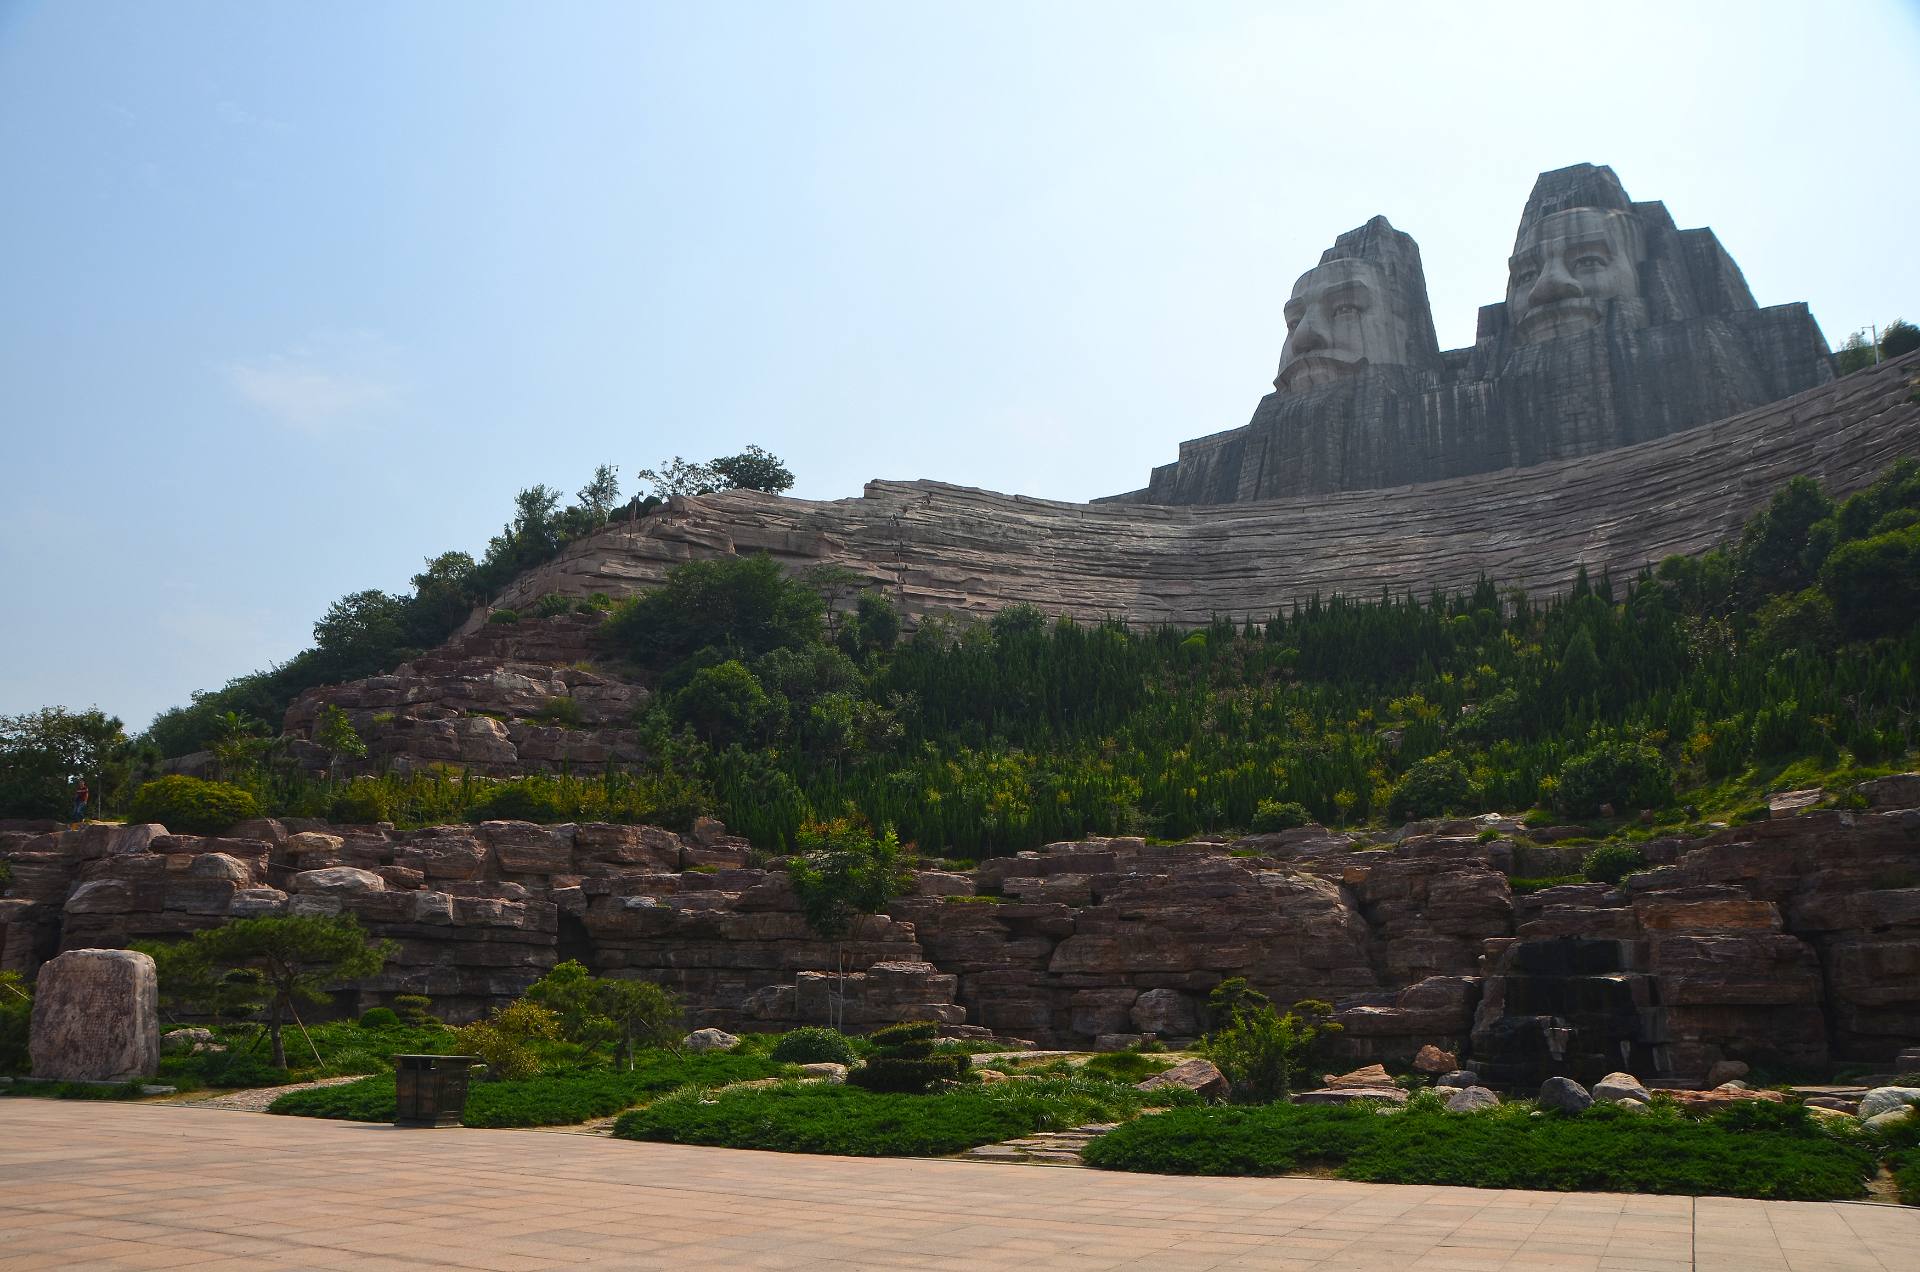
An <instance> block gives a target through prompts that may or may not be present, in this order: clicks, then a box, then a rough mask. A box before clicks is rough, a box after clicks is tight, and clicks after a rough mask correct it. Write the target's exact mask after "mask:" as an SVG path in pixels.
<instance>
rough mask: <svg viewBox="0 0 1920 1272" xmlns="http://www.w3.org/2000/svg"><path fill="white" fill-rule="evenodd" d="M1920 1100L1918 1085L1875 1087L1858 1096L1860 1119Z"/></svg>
mask: <svg viewBox="0 0 1920 1272" xmlns="http://www.w3.org/2000/svg"><path fill="white" fill-rule="evenodd" d="M1915 1100H1920V1087H1902V1086H1883V1087H1875V1088H1874V1089H1873V1090H1871V1091H1869V1092H1867V1093H1866V1094H1865V1095H1863V1096H1861V1097H1860V1120H1861V1121H1863V1122H1864V1121H1866V1120H1867V1119H1868V1118H1870V1117H1878V1116H1879V1115H1880V1114H1882V1113H1886V1112H1889V1111H1891V1110H1893V1109H1897V1108H1900V1107H1902V1106H1903V1105H1907V1104H1912V1103H1913V1102H1914V1101H1915Z"/></svg>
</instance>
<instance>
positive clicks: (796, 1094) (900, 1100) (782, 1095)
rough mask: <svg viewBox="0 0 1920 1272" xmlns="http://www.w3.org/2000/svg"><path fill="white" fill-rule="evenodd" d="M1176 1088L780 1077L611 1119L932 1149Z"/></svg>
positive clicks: (683, 1137)
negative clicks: (886, 1089)
mask: <svg viewBox="0 0 1920 1272" xmlns="http://www.w3.org/2000/svg"><path fill="white" fill-rule="evenodd" d="M1194 1099H1197V1097H1195V1096H1193V1094H1192V1093H1191V1092H1185V1091H1173V1092H1166V1091H1155V1092H1151V1093H1149V1092H1143V1091H1136V1090H1134V1089H1133V1088H1132V1087H1130V1086H1126V1085H1124V1084H1122V1083H1117V1082H1104V1081H1097V1080H1091V1079H1086V1078H1044V1079H1036V1080H1032V1081H1011V1082H996V1083H991V1084H978V1085H973V1084H969V1085H964V1086H960V1087H956V1088H954V1089H952V1090H948V1091H945V1092H940V1093H938V1094H933V1095H882V1094H876V1093H874V1092H870V1091H863V1090H861V1089H860V1088H858V1087H849V1086H830V1085H825V1084H818V1083H815V1084H803V1083H783V1084H781V1085H779V1086H771V1087H758V1088H753V1089H750V1090H744V1091H722V1092H719V1093H717V1094H716V1095H714V1096H712V1097H709V1098H707V1099H702V1098H701V1096H700V1095H699V1093H697V1092H681V1093H679V1094H677V1095H672V1096H669V1097H667V1098H666V1099H664V1100H657V1101H655V1102H654V1103H652V1104H649V1105H648V1106H647V1107H645V1108H641V1109H635V1110H634V1111H633V1112H631V1113H628V1114H627V1115H625V1116H624V1117H622V1118H621V1119H620V1120H619V1121H618V1122H617V1123H615V1124H614V1130H613V1133H614V1134H615V1135H617V1136H620V1137H621V1138H623V1139H634V1140H657V1141H662V1142H666V1143H672V1144H710V1145H715V1146H718V1147H722V1148H760V1149H771V1150H773V1151H775V1152H783V1153H832V1154H838V1155H841V1156H847V1157H941V1156H945V1155H946V1154H949V1153H958V1152H963V1151H965V1150H966V1149H969V1148H974V1147H977V1146H978V1145H981V1144H992V1143H995V1142H996V1141H999V1140H1005V1139H1013V1138H1015V1137H1017V1136H1021V1135H1031V1134H1032V1133H1034V1132H1035V1131H1054V1130H1064V1129H1066V1128H1068V1127H1072V1126H1080V1125H1083V1124H1085V1123H1088V1122H1110V1121H1116V1120H1118V1119H1121V1118H1125V1117H1131V1116H1133V1115H1134V1114H1136V1113H1138V1112H1140V1111H1141V1110H1142V1109H1146V1108H1150V1107H1156V1106H1164V1105H1167V1104H1173V1103H1177V1102H1182V1101H1183V1100H1194Z"/></svg>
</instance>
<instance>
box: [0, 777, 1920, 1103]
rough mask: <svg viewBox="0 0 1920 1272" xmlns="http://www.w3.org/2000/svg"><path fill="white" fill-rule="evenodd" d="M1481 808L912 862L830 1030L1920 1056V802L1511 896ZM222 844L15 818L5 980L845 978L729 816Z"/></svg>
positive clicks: (443, 997) (790, 1018) (1590, 1054)
mask: <svg viewBox="0 0 1920 1272" xmlns="http://www.w3.org/2000/svg"><path fill="white" fill-rule="evenodd" d="M1503 824H1504V823H1503ZM1487 826H1488V823H1486V822H1484V821H1480V820H1473V821H1463V822H1454V823H1444V824H1434V825H1427V826H1423V827H1418V828H1414V831H1413V833H1407V834H1403V835H1401V836H1399V837H1398V842H1397V843H1392V844H1379V843H1373V842H1370V841H1368V839H1367V838H1366V837H1365V836H1361V835H1345V834H1332V833H1330V832H1326V831H1324V830H1309V831H1300V832H1289V833H1288V834H1285V835H1277V836H1255V837H1252V838H1249V839H1248V840H1245V841H1243V842H1242V843H1240V844H1232V845H1230V844H1225V843H1216V842H1195V843H1188V844H1179V845H1149V844H1146V843H1144V842H1142V841H1141V840H1138V839H1098V840H1087V841H1082V842H1075V843H1061V844H1054V845H1050V846H1048V847H1047V848H1045V849H1042V850H1039V851H1035V852H1026V853H1021V854H1019V855H1017V856H1013V857H1002V858H994V859H990V860H988V861H985V862H983V863H981V865H980V866H979V867H978V868H976V869H974V870H972V871H968V872H964V873H962V872H957V871H946V870H929V871H922V872H920V873H919V874H918V875H917V876H916V886H915V888H914V889H913V891H912V892H911V893H910V894H909V895H906V896H902V897H900V898H897V899H896V900H894V901H893V902H891V903H889V905H888V907H887V912H886V913H885V914H883V915H876V916H873V917H871V918H868V919H867V920H865V921H864V922H863V923H862V924H861V925H860V927H859V928H858V929H857V930H856V931H855V932H854V933H853V934H852V937H851V939H850V940H849V941H848V942H847V943H846V951H845V952H846V955H847V958H846V966H848V967H849V968H851V974H850V975H847V976H846V977H845V978H844V989H845V992H846V1005H845V1012H844V1018H845V1019H846V1021H847V1023H848V1024H849V1026H851V1027H854V1028H869V1027H872V1026H875V1025H879V1024H883V1023H888V1022H891V1021H899V1020H938V1021H941V1022H944V1023H945V1024H947V1025H948V1026H950V1027H957V1028H964V1029H971V1030H991V1031H994V1032H997V1033H1000V1034H1007V1035H1013V1036H1017V1037H1020V1038H1027V1039H1033V1040H1036V1041H1038V1042H1040V1043H1041V1044H1043V1045H1073V1046H1078V1047H1086V1046H1090V1045H1107V1046H1119V1045H1125V1044H1126V1043H1128V1042H1131V1041H1135V1040H1138V1039H1140V1038H1142V1037H1144V1036H1156V1037H1159V1038H1162V1039H1168V1040H1174V1041H1177V1040H1180V1039H1184V1038H1189V1037H1192V1036H1194V1035H1196V1034H1197V1033H1199V1032H1201V1031H1203V1030H1204V1029H1205V1028H1206V1027H1207V1026H1208V1021H1207V1003H1206V999H1207V995H1208V993H1209V992H1210V991H1211V990H1212V989H1213V988H1214V987H1215V986H1216V985H1218V984H1219V983H1220V982H1221V981H1222V980H1225V979H1228V978H1230V977H1244V978H1245V979H1246V980H1247V981H1249V982H1250V983H1251V984H1252V985H1253V986H1254V987H1255V988H1257V989H1259V990H1261V991H1262V992H1264V993H1266V994H1267V995H1269V996H1270V997H1271V998H1272V999H1273V1000H1274V1001H1275V1002H1276V1003H1278V1004H1279V1005H1281V1006H1282V1007H1285V1006H1286V1005H1288V1004H1290V1003H1292V1002H1294V1001H1296V1000H1298V999H1305V998H1317V999H1324V1000H1329V1001H1331V1003H1332V1005H1333V1007H1334V1019H1336V1020H1337V1021H1338V1022H1339V1023H1340V1024H1341V1025H1342V1026H1343V1031H1342V1032H1341V1033H1340V1034H1339V1035H1338V1036H1337V1041H1336V1045H1335V1054H1337V1055H1340V1056H1344V1057H1347V1058H1350V1059H1351V1060H1352V1061H1354V1062H1357V1063H1360V1064H1362V1065H1363V1066H1364V1065H1365V1064H1366V1063H1367V1062H1373V1063H1381V1062H1388V1063H1392V1064H1395V1065H1399V1064H1404V1063H1406V1062H1409V1061H1411V1060H1413V1059H1414V1058H1415V1057H1416V1056H1419V1055H1422V1054H1424V1055H1425V1057H1426V1061H1425V1063H1426V1067H1428V1068H1430V1069H1435V1070H1437V1069H1438V1068H1440V1067H1441V1066H1446V1067H1448V1068H1451V1067H1452V1066H1453V1065H1454V1064H1455V1063H1461V1064H1464V1065H1465V1067H1466V1069H1467V1070H1470V1072H1467V1073H1464V1074H1462V1075H1459V1076H1460V1077H1461V1080H1462V1082H1464V1083H1465V1084H1467V1085H1476V1084H1485V1085H1490V1086H1494V1087H1503V1088H1507V1089H1532V1088H1534V1087H1537V1086H1538V1084H1539V1083H1540V1082H1541V1081H1543V1080H1544V1079H1545V1078H1546V1077H1550V1076H1565V1077H1570V1078H1573V1079H1576V1080H1578V1081H1581V1082H1586V1083H1595V1082H1602V1081H1603V1080H1604V1079H1607V1078H1608V1077H1609V1075H1616V1076H1617V1074H1619V1073H1622V1072H1625V1073H1632V1074H1639V1075H1643V1076H1645V1077H1646V1078H1647V1079H1648V1080H1649V1082H1652V1080H1654V1079H1660V1080H1661V1082H1660V1083H1659V1084H1658V1085H1671V1084H1674V1083H1677V1082H1680V1081H1682V1080H1685V1081H1691V1082H1693V1083H1695V1084H1699V1085H1710V1084H1706V1083H1705V1082H1704V1075H1707V1074H1708V1073H1709V1072H1710V1071H1713V1072H1717V1073H1719V1074H1721V1075H1724V1074H1725V1073H1727V1072H1733V1071H1737V1066H1738V1065H1739V1064H1741V1063H1749V1062H1750V1063H1754V1064H1764V1065H1767V1066H1769V1067H1776V1068H1778V1067H1786V1066H1792V1067H1811V1066H1816V1065H1819V1064H1823V1063H1825V1062H1827V1061H1829V1060H1832V1059H1836V1058H1840V1059H1848V1060H1863V1061H1875V1062H1887V1061H1891V1060H1892V1059H1893V1058H1894V1057H1895V1056H1897V1055H1898V1054H1900V1053H1901V1052H1902V1051H1903V1050H1905V1049H1907V1048H1911V1047H1914V1046H1915V1045H1916V1044H1920V875H1916V873H1915V871H1916V868H1920V810H1916V809H1889V810H1885V811H1878V812H1858V813H1855V812H1835V811H1816V812H1807V813H1802V814H1800V815H1798V816H1795V817H1791V818H1785V819H1777V820H1768V821H1760V822H1754V823H1750V824H1746V825H1742V826H1738V827H1734V828H1732V829H1728V830H1725V831H1721V832H1719V833H1717V834H1714V835H1711V836H1708V837H1704V838H1698V839H1690V838H1684V837H1673V838H1669V839H1656V840H1652V841H1649V842H1647V843H1646V844H1645V845H1643V847H1644V850H1645V851H1646V852H1647V854H1648V857H1649V859H1650V861H1652V862H1653V863H1654V866H1653V868H1652V869H1649V870H1646V871H1644V872H1641V873H1639V874H1636V875H1631V876H1629V877H1628V879H1627V881H1626V883H1625V885H1624V886H1621V887H1608V886H1606V885H1602V884H1583V885H1574V886H1567V887H1559V888H1551V889H1547V890H1545V891H1542V892H1537V893H1534V894H1532V895H1528V896H1519V897H1516V896H1514V895H1513V893H1512V891H1511V889H1510V887H1509V884H1508V872H1509V871H1515V872H1517V868H1529V869H1530V868H1533V867H1534V859H1535V857H1536V856H1537V855H1538V854H1540V853H1551V852H1555V851H1561V850H1556V849H1551V848H1539V847H1535V846H1531V845H1526V844H1520V843H1516V842H1514V841H1513V840H1512V839H1511V838H1508V837H1506V836H1504V835H1499V834H1498V833H1496V836H1495V837H1494V838H1493V839H1490V840H1486V841H1485V842H1482V840H1481V836H1480V833H1479V832H1480V831H1481V830H1482V828H1483V827H1487ZM241 829H244V830H245V832H246V833H245V834H244V835H242V834H241V833H239V831H238V830H237V831H236V833H235V834H231V835H228V836H226V837H220V838H214V837H206V836H192V835H172V834H168V833H166V832H165V829H164V828H163V827H137V828H118V827H115V828H107V827H89V828H87V829H84V830H80V831H70V830H61V831H53V832H49V833H44V834H38V835H35V834H31V833H29V832H25V831H22V832H15V833H13V834H10V835H7V837H6V838H5V839H4V840H0V845H5V846H4V847H0V858H5V859H6V860H8V861H9V863H10V864H11V865H12V867H13V872H14V883H13V887H12V889H11V891H10V892H9V894H8V896H7V898H6V899H5V900H4V901H0V944H3V945H4V948H5V950H6V951H7V964H6V965H7V966H9V967H13V968H17V969H19V970H22V971H26V972H31V971H33V970H34V968H35V967H36V966H37V965H38V963H39V961H40V960H42V959H44V958H46V957H48V956H50V955H51V954H52V953H53V952H54V950H56V949H58V948H62V947H64V948H67V949H75V948H81V947H105V946H116V945H124V944H126V943H128V942H130V941H134V940H141V939H151V938H165V937H177V936H181V935H184V934H186V933H189V932H192V931H196V930H198V929H200V928H203V927H207V926H210V925H213V924H218V923H221V922H224V921H225V920H226V919H228V918H230V917H235V916H240V915H257V914H279V913H288V914H334V913H345V914H352V915H354V916H356V917H357V918H358V919H359V920H360V922H361V923H362V924H363V925H365V926H366V927H367V928H368V930H369V931H371V932H372V933H373V934H375V935H377V936H381V937H385V938H387V939H390V940H392V941H394V942H395V943H396V945H397V946H398V955H397V957H396V958H395V959H394V960H393V962H392V963H391V964H390V965H389V966H388V968H387V969H386V970H385V971H384V972H383V973H382V974H381V975H380V976H379V977H376V978H374V979H372V980H371V981H368V982H366V983H365V984H363V985H360V986H358V987H356V992H355V993H354V994H350V995H344V996H343V998H342V1001H341V1002H340V1004H339V1007H340V1009H341V1010H348V1011H359V1010H363V1009H365V1008H366V1007H370V1006H373V1005H376V1004H379V1003H384V1002H388V1001H390V1000H391V999H392V997H393V996H394V995H397V994H401V993H424V994H428V995H430V996H432V997H433V998H434V999H435V1000H436V1002H437V1004H438V1009H439V1010H441V1011H443V1012H445V1013H447V1014H448V1015H450V1016H453V1017H455V1018H471V1017H473V1016H476V1015H478V1014H480V1013H481V1012H483V1011H484V1010H485V1009H486V1008H488V1007H490V1006H492V1005H495V1004H497V1003H499V1002H502V1001H504V1000H506V999H508V998H511V997H513V996H514V995H517V994H519V993H521V992H522V991H524V990H525V988H526V987H527V986H528V985H529V984H531V983H532V982H533V980H535V979H536V978H538V977H539V976H540V975H542V974H543V973H544V972H545V971H546V970H547V969H549V968H551V967H552V966H554V965H555V963H556V962H558V961H559V960H561V959H563V958H578V959H581V960H582V961H584V962H586V963H587V964H588V965H589V966H591V967H592V968H593V969H594V970H595V971H596V972H599V973H601V974H604V975H612V976H633V977H643V978H646V979H649V980H654V981H657V982H659V983H661V984H663V985H666V986H667V987H669V988H671V989H673V990H675V991H676V992H678V993H679V994H681V995H682V996H683V997H684V998H685V1000H686V1002H687V1004H688V1006H689V1017H690V1018H689V1025H690V1026H694V1027H717V1028H725V1029H728V1030H732V1031H735V1032H738V1031H740V1030H743V1029H749V1030H767V1029H777V1028H786V1027H790V1026H792V1025H795V1024H798V1023H802V1022H818V1021H821V1020H824V1019H826V1018H827V1015H828V1005H829V999H830V997H831V996H835V995H837V994H838V993H839V991H840V990H841V989H842V987H843V982H842V981H841V980H840V979H839V978H836V977H835V976H834V975H833V974H832V949H831V947H830V946H828V945H827V943H825V942H823V941H820V940H819V939H818V938H816V937H815V936H814V935H813V934H812V933H811V932H810V931H809V930H808V928H807V926H806V923H805V921H804V919H803V918H802V917H801V915H800V911H799V907H798V904H797V901H796V900H795V898H794V895H793V892H792V889H791V888H790V887H789V886H788V882H787V876H786V875H785V873H784V872H783V871H780V870H777V869H766V868H762V867H760V866H757V865H755V864H754V860H753V857H752V854H751V852H750V850H749V848H748V845H747V844H746V843H745V842H744V841H742V840H739V839H735V838H732V837H730V836H728V835H726V834H725V833H724V829H723V828H721V827H719V826H718V825H717V824H716V823H712V822H703V823H701V825H700V826H698V827H697V828H696V830H695V832H694V833H692V834H688V835H680V834H674V833H672V832H669V831H665V830H661V829H658V828H655V827H646V826H613V825H578V826H575V825H562V826H538V825H534V824H531V823H527V822H486V823H482V824H480V825H478V826H439V827H432V828H429V829H425V830H418V831H406V832H396V831H391V830H388V829H385V828H382V827H351V826H334V827H323V826H320V825H309V824H305V823H288V824H285V825H282V824H280V823H254V824H252V825H251V826H249V827H246V828H241ZM0 833H4V832H0ZM121 849H125V851H121ZM1451 1076H1454V1075H1451V1074H1450V1075H1449V1077H1451ZM1454 1085H1459V1084H1454ZM1328 1089H1330V1090H1338V1089H1340V1088H1339V1087H1337V1086H1334V1085H1331V1084H1330V1085H1329V1088H1328ZM1328 1098H1331V1097H1328Z"/></svg>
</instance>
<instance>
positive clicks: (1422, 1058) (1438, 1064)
mask: <svg viewBox="0 0 1920 1272" xmlns="http://www.w3.org/2000/svg"><path fill="white" fill-rule="evenodd" d="M1459 1065H1460V1057H1458V1056H1456V1055H1454V1054H1453V1052H1451V1051H1442V1050H1440V1048H1438V1047H1436V1046H1434V1045H1433V1044H1432V1043H1428V1044H1427V1045H1426V1046H1424V1047H1422V1048H1420V1050H1419V1052H1418V1053H1417V1054H1416V1055H1415V1056H1414V1057H1413V1067H1414V1068H1415V1069H1417V1070H1419V1071H1420V1072H1421V1073H1451V1072H1452V1071H1453V1070H1454V1069H1456V1068H1458V1067H1459Z"/></svg>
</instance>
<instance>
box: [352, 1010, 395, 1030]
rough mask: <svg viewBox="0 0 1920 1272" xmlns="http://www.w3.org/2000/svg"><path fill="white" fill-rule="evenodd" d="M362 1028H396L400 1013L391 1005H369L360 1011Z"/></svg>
mask: <svg viewBox="0 0 1920 1272" xmlns="http://www.w3.org/2000/svg"><path fill="white" fill-rule="evenodd" d="M360 1027H361V1028H362V1029H398V1028H400V1014H399V1013H398V1012H396V1011H394V1009H393V1008H391V1007H369V1008H367V1010H365V1011H363V1012H361V1013H360Z"/></svg>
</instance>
